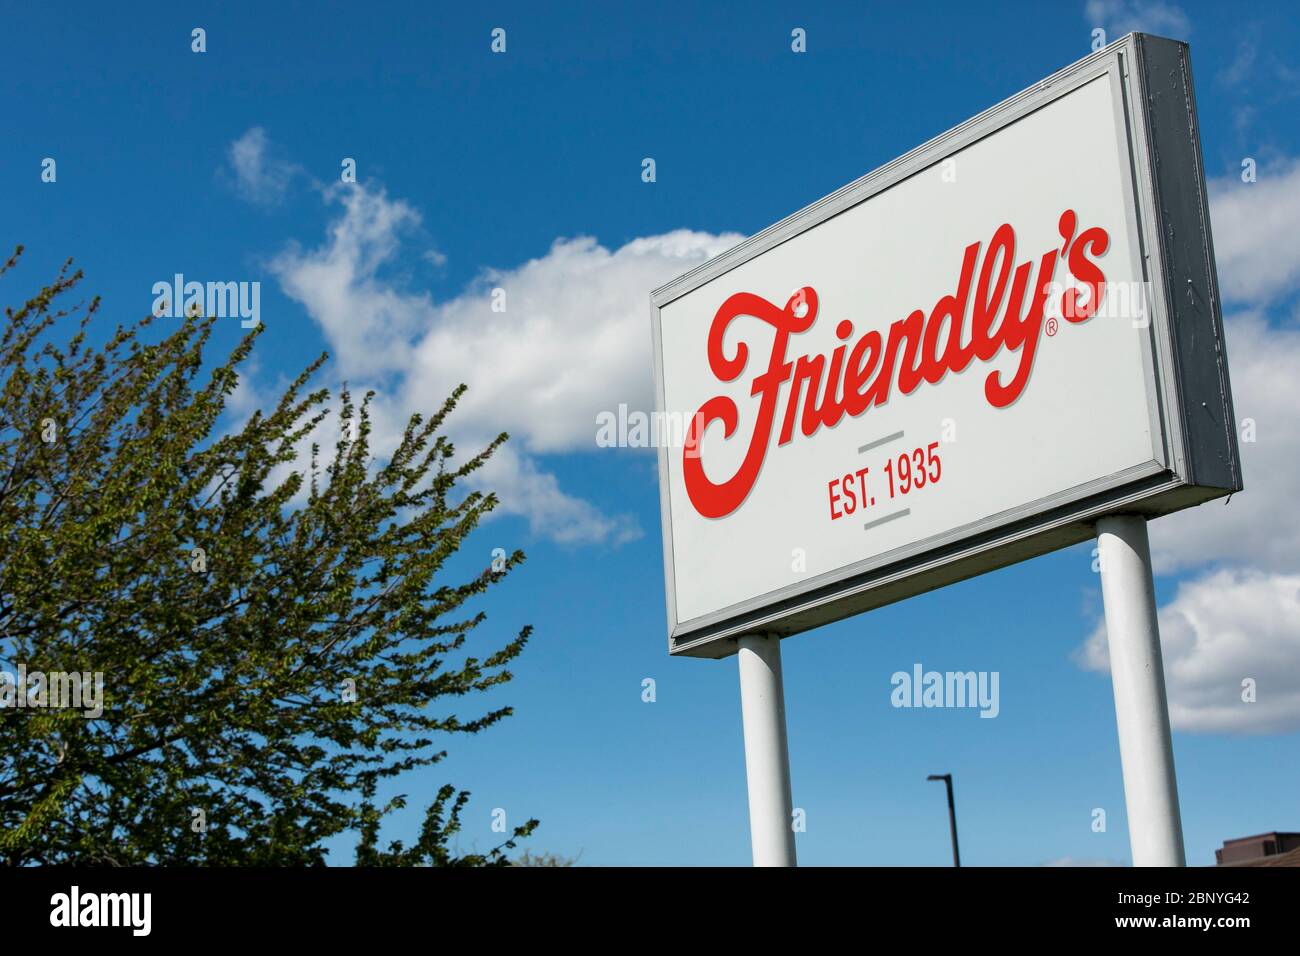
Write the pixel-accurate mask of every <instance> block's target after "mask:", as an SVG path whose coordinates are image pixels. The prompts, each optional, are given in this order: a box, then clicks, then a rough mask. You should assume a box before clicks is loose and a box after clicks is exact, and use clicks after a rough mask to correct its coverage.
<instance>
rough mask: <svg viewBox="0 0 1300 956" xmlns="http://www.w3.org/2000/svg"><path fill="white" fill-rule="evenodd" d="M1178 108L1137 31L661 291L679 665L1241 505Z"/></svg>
mask: <svg viewBox="0 0 1300 956" xmlns="http://www.w3.org/2000/svg"><path fill="white" fill-rule="evenodd" d="M1195 115H1196V114H1195V103H1194V99H1193V93H1192V86H1191V74H1190V67H1189V65H1188V60H1187V48H1186V46H1185V45H1183V44H1181V43H1176V42H1174V41H1170V40H1163V39H1160V38H1156V37H1149V36H1144V35H1141V34H1131V35H1129V36H1127V37H1125V38H1124V39H1122V40H1120V41H1117V42H1116V43H1114V44H1111V45H1110V46H1108V47H1106V48H1105V49H1104V50H1101V51H1098V52H1097V53H1095V54H1093V55H1092V56H1089V57H1087V58H1086V59H1084V60H1081V61H1079V62H1078V63H1076V64H1074V65H1073V66H1070V67H1068V68H1067V69H1065V70H1062V71H1061V72H1059V73H1057V74H1055V75H1053V76H1051V77H1049V78H1047V79H1045V80H1043V81H1042V82H1040V83H1038V84H1036V85H1035V86H1033V87H1031V88H1030V89H1028V90H1026V91H1024V92H1023V93H1020V94H1019V95H1017V96H1014V97H1012V98H1011V99H1009V100H1007V101H1005V102H1003V103H1001V104H999V105H997V106H995V107H993V108H992V109H990V110H987V111H986V112H984V113H982V114H980V115H979V116H977V117H975V118H974V119H971V120H969V121H967V122H965V123H963V124H961V125H960V126H958V127H956V128H955V129H953V130H950V131H949V132H947V133H945V134H943V135H942V136H940V137H938V138H937V139H934V140H932V141H931V142H929V143H927V144H925V145H924V146H921V147H919V148H917V149H915V150H913V151H912V152H910V153H908V154H907V155H905V156H903V157H901V158H900V159H897V160H895V161H894V162H892V163H889V164H888V165H886V166H883V167H881V168H880V169H878V170H876V171H875V172H873V173H870V174H869V175H867V176H865V177H863V178H862V179H860V180H858V181H857V182H854V183H852V184H850V185H848V186H846V187H844V188H843V189H841V190H839V191H838V192H835V193H833V194H831V195H830V196H827V197H826V198H824V199H822V200H820V201H819V202H816V203H814V204H813V205H811V206H809V207H807V208H806V209H804V210H802V211H800V212H798V213H795V214H794V215H793V216H790V217H789V218H787V219H785V220H783V221H782V222H780V223H777V224H776V225H774V226H772V227H770V228H768V229H766V230H764V231H763V232H761V233H759V234H758V235H756V236H754V237H752V238H750V239H748V240H746V241H745V242H743V243H741V244H740V245H739V246H737V247H735V248H733V249H731V250H729V251H728V252H726V253H724V254H723V255H721V256H718V257H717V258H715V259H713V260H711V261H710V262H708V263H706V264H704V265H703V266H701V267H699V268H698V269H696V270H694V271H693V272H691V273H688V274H687V275H685V276H682V277H681V278H679V279H677V280H676V281H674V282H672V283H669V284H668V285H666V286H664V287H662V288H660V289H658V290H656V291H655V292H654V293H653V294H652V296H651V304H652V313H653V325H654V353H655V385H656V393H657V401H658V408H659V412H660V413H661V414H662V415H663V416H665V417H667V418H668V419H670V420H679V421H684V422H687V423H688V424H687V425H686V427H685V429H684V432H685V441H684V442H682V443H681V444H679V445H678V446H676V447H665V446H661V447H660V450H659V456H660V460H659V465H660V472H659V474H660V496H661V506H662V518H663V531H664V556H665V573H666V582H667V596H668V624H669V649H670V651H672V652H673V653H682V654H692V655H696V656H706V657H721V656H726V655H728V654H731V653H734V652H735V650H736V642H735V640H734V639H735V638H736V637H738V636H740V635H743V634H750V633H767V634H779V635H788V634H793V633H797V632H799V631H803V630H807V629H808V628H811V627H816V626H818V625H820V624H824V623H827V622H830V621H834V620H837V619H840V618H843V617H845V616H848V615H850V614H855V613H858V612H861V611H863V610H867V609H869V608H872V607H876V606H879V605H881V604H885V603H888V602H891V601H896V600H899V599H901V598H905V597H908V596H911V595H914V594H917V593H920V592H923V591H927V590H930V589H933V588H936V587H939V586H942V585H944V584H948V583H952V582H954V581H957V580H961V579H963V578H966V577H970V576H972V575H975V574H979V573H982V572H984V571H988V570H992V569H994V568H998V567H1002V566H1004V565H1007V564H1010V563H1013V562H1015V561H1019V560H1023V559H1025V558H1029V557H1032V556H1035V555H1039V554H1043V553H1045V552H1048V551H1050V550H1053V549H1056V548H1060V547H1064V546H1066V545H1070V544H1074V543H1076V542H1078V541H1082V540H1085V539H1087V538H1089V537H1092V536H1093V534H1094V530H1093V526H1092V523H1093V522H1094V521H1095V520H1096V519H1097V518H1098V517H1100V516H1103V515H1107V514H1114V513H1121V512H1122V513H1133V514H1139V515H1143V516H1145V517H1154V516H1156V515H1160V514H1164V513H1167V512H1170V511H1173V510H1176V509H1179V508H1185V507H1188V506H1190V505H1194V504H1198V503H1201V502H1203V501H1206V500H1209V499H1211V498H1216V497H1219V496H1222V495H1226V494H1230V493H1232V492H1233V491H1236V490H1239V489H1240V488H1241V487H1242V484H1241V475H1240V466H1239V461H1238V455H1237V444H1236V435H1235V425H1234V418H1233V413H1232V404H1231V396H1230V390H1229V386H1228V372H1227V360H1226V355H1225V352H1224V348H1223V331H1222V319H1221V315H1220V309H1219V295H1218V288H1217V279H1216V276H1215V271H1214V259H1213V249H1212V244H1211V240H1210V231H1209V216H1208V209H1207V204H1206V187H1205V177H1204V172H1203V169H1202V167H1201V157H1200V145H1199V139H1198V135H1197V129H1196V125H1195Z"/></svg>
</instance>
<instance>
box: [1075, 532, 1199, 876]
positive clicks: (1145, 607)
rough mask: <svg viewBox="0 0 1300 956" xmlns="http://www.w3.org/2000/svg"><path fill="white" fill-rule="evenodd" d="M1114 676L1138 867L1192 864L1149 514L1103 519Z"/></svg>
mask: <svg viewBox="0 0 1300 956" xmlns="http://www.w3.org/2000/svg"><path fill="white" fill-rule="evenodd" d="M1097 556H1098V558H1099V559H1100V564H1101V593H1102V600H1103V602H1104V603H1105V606H1106V640H1107V643H1108V645H1109V647H1110V679H1111V684H1112V686H1113V687H1114V690H1115V722H1116V724H1117V725H1118V727H1119V757H1120V763H1121V765H1122V767H1123V770H1124V802H1125V804H1126V805H1127V808H1128V839H1129V847H1130V849H1131V850H1132V853H1133V865H1134V866H1186V865H1187V862H1186V859H1185V857H1184V855H1183V823H1182V818H1181V815H1180V813H1179V810H1178V781H1177V780H1176V779H1175V777H1174V747H1173V741H1172V739H1171V737H1170V734H1169V705H1168V701H1167V700H1166V697H1165V671H1164V664H1163V661H1162V659H1161V655H1160V630H1159V626H1158V624H1157V622H1156V595H1155V583H1154V582H1153V581H1152V578H1151V547H1150V544H1149V543H1148V541H1147V523H1146V519H1144V518H1142V517H1140V516H1136V515H1115V516H1112V517H1107V518H1102V519H1101V520H1100V521H1098V522H1097Z"/></svg>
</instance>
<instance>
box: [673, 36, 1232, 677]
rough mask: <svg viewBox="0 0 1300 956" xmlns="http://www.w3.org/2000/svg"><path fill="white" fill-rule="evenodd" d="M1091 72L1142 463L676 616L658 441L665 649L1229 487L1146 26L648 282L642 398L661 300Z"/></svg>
mask: <svg viewBox="0 0 1300 956" xmlns="http://www.w3.org/2000/svg"><path fill="white" fill-rule="evenodd" d="M1107 73H1109V75H1110V77H1111V80H1112V83H1111V90H1112V94H1113V97H1112V98H1113V100H1114V103H1113V106H1114V118H1115V121H1116V132H1117V135H1120V138H1121V139H1122V140H1124V141H1126V143H1127V147H1128V153H1129V160H1130V163H1129V172H1130V175H1129V176H1128V177H1126V183H1125V188H1126V191H1127V192H1128V196H1127V197H1126V207H1127V208H1128V210H1129V212H1130V215H1129V216H1128V217H1127V220H1128V221H1127V223H1126V226H1127V228H1128V230H1129V233H1130V239H1131V240H1132V245H1133V248H1134V249H1135V250H1137V251H1138V254H1139V256H1140V257H1141V259H1142V264H1143V268H1144V271H1145V275H1144V276H1143V279H1144V281H1145V288H1146V290H1147V300H1146V303H1145V305H1146V308H1147V314H1148V315H1149V316H1150V324H1149V327H1148V328H1147V330H1146V332H1147V335H1146V336H1144V344H1143V352H1144V355H1145V357H1146V359H1147V361H1146V362H1145V368H1146V375H1147V377H1148V383H1147V384H1148V388H1147V395H1148V414H1149V415H1150V416H1151V423H1152V434H1153V436H1158V438H1159V440H1158V441H1157V442H1156V446H1157V453H1156V454H1157V457H1156V459H1154V460H1153V461H1151V462H1149V463H1147V464H1145V465H1140V466H1135V467H1132V468H1129V469H1126V470H1124V471H1121V472H1119V473H1117V474H1112V475H1108V476H1105V477H1102V478H1099V479H1096V480H1094V481H1092V482H1088V483H1086V484H1084V485H1080V486H1077V487H1075V488H1072V489H1068V490H1066V491H1063V492H1060V493H1057V494H1053V495H1049V496H1047V497H1044V498H1040V499H1037V500H1034V501H1030V502H1026V503H1024V504H1022V505H1020V506H1018V507H1016V508H1012V509H1009V510H1007V511H1003V512H1001V513H999V514H995V515H992V516H989V517H987V518H985V519H983V520H980V521H976V522H973V523H971V524H969V525H964V526H962V527H958V528H953V529H950V530H948V531H946V532H943V533H941V534H938V535H934V536H932V537H930V538H926V539H923V540H921V541H917V542H913V543H911V544H909V545H906V546H904V547H900V548H897V549H895V550H893V551H890V552H886V553H884V554H881V555H876V556H873V557H870V558H867V559H863V560H860V561H857V562H854V563H853V564H850V565H847V566H844V567H841V568H838V569H835V570H833V571H830V572H827V573H824V574H821V575H818V576H816V577H813V578H810V579H806V580H803V581H800V582H797V583H794V584H791V585H787V586H785V587H782V588H779V589H777V590H774V591H770V592H767V593H765V594H761V595H757V596H755V597H753V598H750V599H748V600H745V601H742V602H739V603H737V604H733V605H731V606H729V607H726V608H723V609H721V610H719V611H716V612H713V613H709V614H705V615H701V616H699V617H696V618H693V619H691V620H688V621H682V620H679V619H678V617H677V602H676V596H675V580H676V579H675V575H674V567H673V537H672V510H671V502H670V494H669V470H668V456H669V454H671V453H673V449H670V448H669V447H667V446H666V445H663V444H661V446H660V447H659V449H658V455H659V492H660V512H661V524H662V531H663V553H664V573H665V595H666V603H667V612H668V649H669V653H670V654H674V655H686V656H695V657H709V658H721V657H727V656H730V655H731V654H734V653H736V651H737V649H738V644H737V641H738V639H739V638H740V637H742V636H744V635H747V634H766V635H775V636H778V637H787V636H790V635H793V634H797V633H800V632H802V631H805V630H809V629H811V628H815V627H819V626H821V625H823V624H828V623H831V622H833V621H837V620H841V619H843V618H846V617H849V616H852V615H854V614H858V613H861V612H863V611H867V610H870V609H872V608H875V607H880V606H882V605H885V604H890V603H893V602H895V601H899V600H903V599H905V598H907V597H912V596H914V595H917V594H921V593H924V592H926V591H930V590H934V589H936V588H939V587H943V586H945V585H947V584H952V583H956V582H957V581H961V580H964V579H966V578H969V577H974V576H976V575H979V574H983V573H985V572H987V571H992V570H996V569H998V568H1001V567H1005V566H1007V565H1009V564H1014V563H1017V562H1019V561H1023V560H1027V559H1028V558H1032V557H1037V556H1039V555H1042V554H1046V553H1048V552H1051V551H1055V550H1058V549H1060V548H1063V547H1068V546H1070V545H1073V544H1076V543H1078V542H1081V541H1084V540H1087V539H1088V538H1091V537H1093V536H1094V535H1095V528H1094V523H1095V522H1096V520H1097V519H1098V518H1101V517H1104V516H1106V515H1111V514H1134V515H1140V516H1142V517H1144V518H1147V519H1149V518H1153V517H1156V516H1158V515H1162V514H1167V513H1169V512H1172V511H1177V510H1180V509H1182V508H1186V507H1190V506H1193V505H1196V504H1200V503H1203V502H1205V501H1209V500H1212V499H1214V498H1218V497H1222V496H1224V495H1231V494H1233V493H1234V492H1236V491H1240V490H1241V489H1242V487H1243V485H1242V479H1241V467H1240V458H1239V452H1238V447H1237V435H1236V424H1235V422H1236V418H1235V415H1234V413H1233V406H1232V396H1231V389H1230V386H1229V379H1228V368H1227V354H1226V349H1225V347H1224V340H1223V320H1222V312H1221V303H1220V297H1219V290H1218V279H1217V275H1216V272H1215V265H1214V247H1213V240H1212V237H1211V231H1210V220H1209V205H1208V194H1207V188H1206V180H1205V172H1204V168H1203V164H1202V159H1201V146H1200V136H1199V129H1198V126H1197V120H1196V103H1195V95H1194V91H1193V87H1192V76H1191V63H1190V56H1189V52H1188V47H1187V45H1186V44H1185V43H1181V42H1178V41H1174V40H1168V39H1165V38H1162V37H1155V36H1151V35H1148V34H1140V33H1130V34H1128V35H1126V36H1124V37H1122V38H1121V39H1119V40H1116V41H1115V42H1114V43H1111V44H1110V45H1109V46H1106V47H1104V48H1103V49H1101V50H1098V51H1096V52H1095V53H1093V54H1091V55H1090V56H1087V57H1085V58H1083V59H1081V60H1079V61H1078V62H1076V63H1074V64H1072V65H1070V66H1068V67H1066V68H1064V69H1062V70H1060V71H1058V72H1057V73H1054V74H1052V75H1051V76H1049V77H1047V78H1046V79H1043V80H1041V81H1040V82H1038V83H1036V84H1034V85H1033V86H1031V87H1029V88H1028V89H1026V90H1023V91H1022V92H1020V93H1018V94H1016V95H1015V96H1012V97H1010V98H1008V99H1006V100H1004V101H1002V102H1001V103H999V104H997V105H996V106H993V107H991V108H990V109H987V110H985V111H984V112H982V113H980V114H978V115H977V116H975V117H973V118H971V119H969V120H967V121H966V122H964V123H961V124H960V125H958V126H956V127H954V128H952V129H950V130H948V131H947V132H945V133H943V134H941V135H939V136H937V137H935V138H934V139H932V140H930V141H929V142H927V143H924V144H923V145H921V146H918V147H917V148H915V149H913V150H911V151H910V152H908V153H906V154H904V155H903V156H901V157H899V158H898V159H895V160H894V161H892V162H890V163H887V164H885V165H884V166H881V167H880V168H879V169H876V170H875V171H873V172H871V173H868V174H867V175H865V176H863V177H861V178H860V179H858V180H856V181H854V182H852V183H850V184H848V185H846V186H844V187H842V188H841V189H839V190H837V191H835V192H833V193H831V194H830V195H828V196H826V197H824V198H823V199H820V200H818V201H817V202H815V203H813V204H811V205H809V206H807V207H805V208H804V209H802V210H800V211H798V212H796V213H794V214H793V215H791V216H788V217H786V218H785V219H783V220H781V221H780V222H778V223H776V224H775V225H772V226H770V227H768V228H767V229H764V230H763V231H761V232H759V233H757V234H756V235H754V236H751V237H750V238H748V239H746V240H745V241H743V242H741V243H740V244H738V245H736V246H734V247H733V248H731V249H729V250H727V251H726V252H724V253H722V254H721V255H719V256H716V257H715V258H713V259H711V260H709V261H708V262H706V263H704V264H703V265H701V266H699V267H698V268H696V269H693V270H692V271H690V272H688V273H686V274H684V275H682V276H680V277H678V278H677V279H674V280H673V281H672V282H669V283H667V284H666V285H663V286H661V287H660V288H658V289H656V290H654V291H653V292H652V293H651V295H650V305H651V319H652V322H651V324H652V335H653V339H652V354H653V359H654V389H655V401H656V407H657V409H658V411H659V412H663V411H664V410H665V408H666V401H665V394H664V356H663V351H662V342H663V339H662V324H661V321H662V320H661V314H660V313H661V310H662V309H663V308H664V307H665V306H667V305H668V304H670V303H671V302H673V301H674V300H676V299H678V298H680V297H682V296H684V295H686V294H687V293H689V292H691V291H693V290H695V289H696V288H698V287H700V286H702V285H704V284H705V283H707V282H709V281H711V280H713V279H715V278H717V277H718V276H720V275H722V274H723V273H725V272H728V271H730V270H731V269H734V268H736V267H737V266H739V265H741V264H742V263H745V262H748V261H749V260H751V259H753V258H755V257H757V256H759V255H761V254H763V253H764V252H766V251H768V250H770V249H772V248H774V247H776V246H778V245H780V244H781V243H784V242H786V241H788V240H790V239H792V238H794V237H796V236H798V235H800V234H801V233H803V232H806V231H808V230H810V229H812V228H814V227H815V226H817V225H819V224H821V223H822V222H824V221H826V220H827V219H830V218H831V217H833V216H835V215H838V214H839V213H841V212H844V211H845V210H847V209H849V208H851V207H853V206H855V205H857V204H859V203H862V202H865V201H867V200H869V199H870V198H871V197H872V196H874V195H876V194H877V193H880V192H882V191H884V190H886V189H888V188H890V187H891V186H893V185H895V184H896V183H898V182H901V181H902V180H904V179H906V178H908V177H910V176H912V175H914V174H916V173H918V172H920V171H921V170H924V169H926V168H928V167H931V166H936V165H937V164H939V163H941V162H942V161H943V160H944V159H945V158H947V157H948V156H950V155H952V154H954V153H956V152H958V151H959V150H962V149H964V148H966V147H968V146H970V145H971V144H973V143H975V142H976V141H978V140H980V139H983V138H985V137H987V136H990V135H992V134H994V133H996V132H997V131H999V130H1001V129H1002V128H1004V127H1006V126H1008V125H1010V124H1012V123H1014V122H1016V121H1017V120H1019V119H1021V118H1023V117H1024V116H1027V115H1028V114H1030V113H1032V112H1033V111H1035V110H1037V109H1039V108H1041V107H1043V106H1046V105H1047V104H1049V103H1051V102H1053V101H1055V100H1057V99H1059V98H1060V97H1062V96H1065V95H1067V94H1068V93H1070V92H1072V91H1073V90H1075V89H1077V88H1079V87H1080V86H1082V85H1083V84H1085V83H1088V82H1090V81H1091V80H1094V79H1097V78H1098V77H1100V76H1102V75H1103V74H1107ZM1134 212H1135V213H1136V214H1135V215H1133V213H1134ZM1211 345H1212V346H1213V347H1212V348H1211V347H1210V346H1211ZM719 558H720V560H725V556H723V555H720V556H719Z"/></svg>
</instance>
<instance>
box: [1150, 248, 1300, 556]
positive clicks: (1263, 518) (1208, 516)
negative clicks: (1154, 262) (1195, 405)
mask: <svg viewBox="0 0 1300 956" xmlns="http://www.w3.org/2000/svg"><path fill="white" fill-rule="evenodd" d="M1221 271H1222V270H1221ZM1224 334H1225V337H1226V345H1227V351H1228V365H1229V369H1230V372H1231V375H1232V393H1233V403H1234V405H1235V411H1236V416H1237V423H1238V447H1239V448H1240V451H1241V470H1242V477H1243V479H1244V483H1245V486H1246V488H1245V491H1243V492H1242V493H1241V494H1238V495H1234V496H1233V497H1232V498H1231V499H1230V500H1229V501H1227V503H1226V504H1225V503H1224V501H1223V500H1216V501H1211V502H1209V503H1208V504H1204V505H1201V506H1200V507H1197V508H1189V509H1187V510H1186V511H1179V512H1177V513H1175V514H1172V515H1166V516H1165V517H1163V518H1157V519H1156V520H1155V521H1153V522H1151V525H1150V535H1151V556H1152V561H1153V562H1154V564H1155V568H1156V571H1158V572H1162V573H1171V572H1175V571H1180V570H1186V569H1189V568H1194V567H1197V566H1204V565H1206V564H1210V563H1231V564H1234V565H1241V566H1249V567H1257V568H1263V569H1270V570H1292V569H1296V568H1300V508H1296V506H1295V502H1297V501H1300V469H1297V468H1296V462H1300V420H1298V419H1297V416H1296V410H1295V408H1296V399H1297V394H1296V372H1297V370H1298V369H1300V329H1296V328H1294V327H1278V326H1271V325H1269V323H1268V322H1266V321H1265V319H1264V317H1263V316H1262V315H1261V314H1260V313H1257V312H1248V313H1242V314H1240V315H1237V316H1234V317H1232V318H1230V319H1229V320H1228V321H1227V322H1226V323H1225V330H1224ZM1243 424H1244V426H1245V427H1244V428H1243V427H1242V426H1243Z"/></svg>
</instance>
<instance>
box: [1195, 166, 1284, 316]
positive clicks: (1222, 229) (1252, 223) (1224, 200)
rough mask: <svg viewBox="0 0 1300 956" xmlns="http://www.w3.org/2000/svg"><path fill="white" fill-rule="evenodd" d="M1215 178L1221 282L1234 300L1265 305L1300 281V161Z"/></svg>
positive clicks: (1212, 200)
mask: <svg viewBox="0 0 1300 956" xmlns="http://www.w3.org/2000/svg"><path fill="white" fill-rule="evenodd" d="M1256 176H1257V179H1256V181H1255V182H1253V183H1243V182H1242V181H1241V177H1240V175H1236V176H1226V177H1223V178H1221V179H1215V180H1212V181H1211V182H1210V220H1211V223H1212V229H1213V231H1214V258H1215V261H1216V263H1217V265H1218V269H1219V284H1220V286H1221V287H1222V291H1223V296H1224V298H1225V299H1227V300H1228V301H1232V302H1241V303H1248V304H1254V305H1262V304H1266V303H1268V302H1271V301H1273V300H1275V299H1277V298H1278V297H1280V296H1282V295H1284V294H1285V293H1287V292H1288V291H1290V290H1293V289H1294V288H1295V287H1296V286H1297V285H1300V243H1296V241H1295V223H1296V222H1297V221H1300V160H1296V159H1291V160H1288V161H1284V162H1281V163H1278V164H1275V165H1270V166H1265V167H1262V168H1260V169H1258V170H1257V171H1256Z"/></svg>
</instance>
